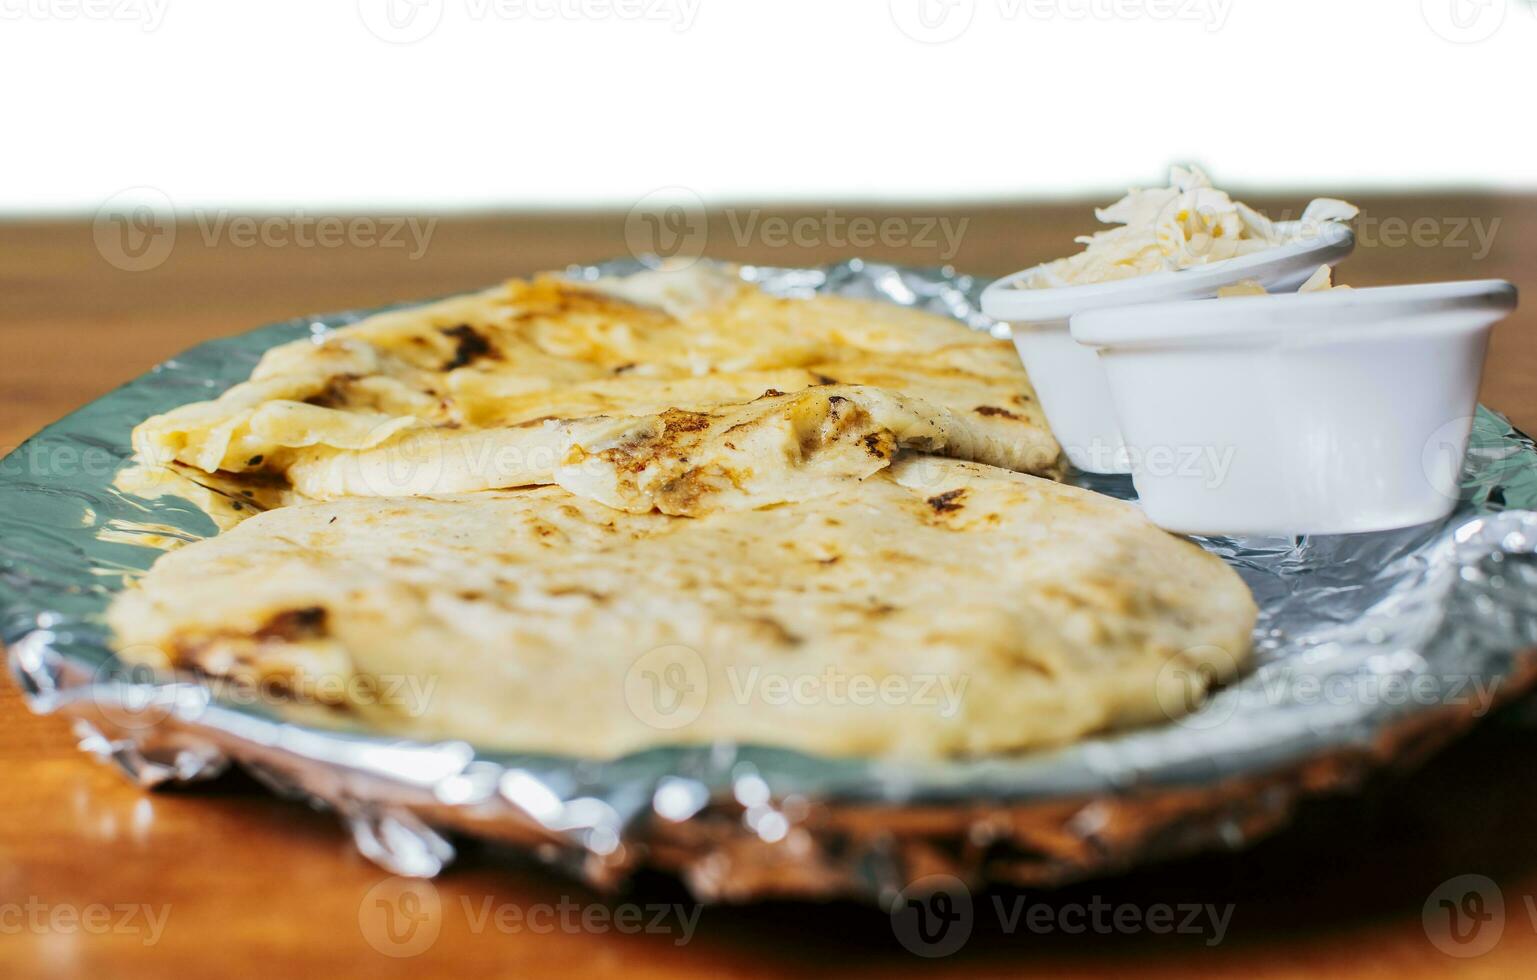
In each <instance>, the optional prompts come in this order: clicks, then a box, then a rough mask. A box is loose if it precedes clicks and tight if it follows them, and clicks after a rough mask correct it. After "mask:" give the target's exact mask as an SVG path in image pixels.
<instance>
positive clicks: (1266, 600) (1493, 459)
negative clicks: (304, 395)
mask: <svg viewBox="0 0 1537 980" xmlns="http://www.w3.org/2000/svg"><path fill="white" fill-rule="evenodd" d="M633 268H634V265H633V264H631V263H612V264H609V265H605V266H601V267H590V268H578V269H573V270H571V273H572V274H573V275H576V276H579V277H585V278H594V277H596V276H598V275H600V274H612V273H618V272H625V271H631V270H632V269H633ZM741 272H742V275H743V276H744V277H745V278H747V279H750V280H753V281H756V282H759V283H761V284H762V285H763V286H764V287H765V288H767V289H769V290H771V291H775V292H780V293H786V294H805V293H811V292H830V293H838V294H842V295H851V296H867V297H880V298H884V299H887V300H890V301H892V302H896V303H900V304H904V305H911V306H919V307H923V308H925V309H929V310H932V311H936V312H941V313H945V314H949V315H951V316H954V317H957V318H959V319H961V320H963V321H964V322H966V323H968V324H970V325H971V326H973V327H975V328H976V329H980V330H989V331H993V332H995V333H998V334H1000V335H1003V332H1004V330H1005V328H1002V327H1000V326H999V325H997V324H994V323H993V322H991V321H989V320H988V319H987V318H985V317H983V316H982V314H981V313H980V310H979V304H978V297H979V295H980V292H981V289H982V288H983V287H984V286H985V285H986V282H984V281H981V280H977V279H973V278H971V277H969V276H964V275H959V274H956V273H955V272H954V271H953V270H948V269H947V270H913V269H903V268H897V267H892V266H887V265H877V264H874V263H864V262H859V261H854V262H849V263H845V264H842V265H837V266H831V267H827V268H819V269H769V268H752V267H749V268H745V269H743V270H741ZM373 312H378V311H361V312H352V313H343V314H336V315H329V316H320V317H306V318H302V319H298V320H293V321H290V322H288V323H282V324H277V325H274V326H270V327H266V328H264V329H261V330H257V331H254V332H252V333H249V334H246V335H243V336H239V337H233V338H230V339H226V340H218V341H214V342H212V343H209V344H204V345H202V346H200V347H197V348H195V349H193V350H191V351H188V352H187V353H185V354H183V355H182V356H180V357H177V358H175V359H174V360H171V361H168V362H167V363H165V364H163V365H161V366H160V367H158V368H156V369H155V370H154V371H152V372H150V373H149V374H147V375H145V376H143V377H141V378H139V379H138V380H136V381H134V382H132V383H130V384H129V385H127V386H125V387H123V388H121V389H119V390H117V391H115V392H113V393H112V394H110V395H108V396H106V397H105V398H102V399H101V400H99V401H97V402H94V403H92V404H90V405H88V406H86V407H85V408H83V409H81V410H80V411H78V412H76V413H74V414H73V415H70V416H68V417H67V418H65V419H63V420H61V421H59V422H58V423H56V424H55V425H53V426H50V427H49V428H48V429H45V430H44V431H43V432H41V433H39V434H38V435H37V436H36V437H35V438H33V439H32V440H31V441H29V442H28V443H27V444H26V445H24V446H23V447H22V448H21V449H19V450H17V451H16V452H15V453H13V454H12V455H10V456H9V457H7V458H6V459H5V460H4V462H3V463H0V639H3V640H4V642H5V644H6V646H7V648H8V656H9V663H10V667H11V671H12V673H13V674H14V675H15V678H16V680H17V682H18V683H19V684H20V685H21V686H22V688H23V689H24V691H25V692H26V696H27V699H28V701H29V703H30V704H31V706H32V707H33V709H34V710H36V711H39V712H55V713H59V714H63V715H67V716H69V717H71V718H73V719H74V720H75V724H76V731H77V732H78V733H79V736H80V744H81V746H82V747H83V748H84V749H86V750H88V751H90V752H92V753H95V754H97V755H99V756H102V757H104V758H107V759H110V760H112V761H113V762H115V763H116V764H118V765H119V766H121V767H122V769H123V770H124V771H125V772H126V773H127V774H128V775H129V776H130V777H132V778H133V779H135V780H137V781H138V782H139V783H141V784H143V785H145V786H154V785H157V784H161V783H165V782H168V781H188V780H196V779H204V778H208V777H210V776H213V775H216V774H218V773H219V772H221V771H223V769H224V768H225V766H226V765H227V764H228V763H229V762H230V761H234V762H236V763H238V764H239V765H241V766H244V767H246V768H248V769H250V770H251V771H253V772H255V773H256V774H258V775H259V776H261V777H262V778H263V779H265V780H266V781H267V782H269V783H270V784H271V785H273V786H274V787H275V788H277V789H279V790H280V791H283V792H288V793H293V794H296V795H300V796H303V797H307V798H309V799H311V800H312V801H315V802H319V803H323V804H325V805H328V806H330V807H332V808H334V809H335V810H336V811H337V812H338V813H340V814H341V816H342V817H343V819H344V820H345V822H346V823H347V825H348V826H349V827H350V829H351V831H352V833H353V835H354V838H355V839H356V841H357V844H358V847H359V848H360V849H361V850H362V852H363V853H364V854H365V855H367V856H368V857H370V858H371V859H373V860H375V861H376V862H378V863H379V864H381V865H382V866H384V867H386V868H388V869H390V870H392V871H394V872H396V873H399V874H406V875H422V876H428V875H433V874H436V873H437V872H439V871H440V870H441V869H442V868H443V867H445V866H446V865H447V863H448V862H449V861H450V860H451V859H452V857H453V854H454V848H453V845H452V844H451V843H450V839H451V838H453V837H454V836H455V835H469V836H473V837H480V838H488V839H495V840H498V841H502V842H506V843H510V844H512V845H514V846H515V847H518V848H522V849H524V850H526V851H527V852H528V853H529V854H531V855H533V856H534V857H536V858H537V859H539V860H541V861H544V862H547V863H550V864H552V865H556V866H559V867H562V868H565V869H568V870H569V871H571V872H572V873H574V874H576V875H579V876H580V877H582V878H583V879H585V880H587V881H588V882H590V883H592V884H595V885H597V886H599V887H606V888H613V887H618V886H620V885H621V884H623V883H624V882H625V881H626V880H627V879H628V878H629V877H630V876H631V875H633V874H634V873H635V872H636V871H638V870H641V869H655V870H661V871H664V872H668V873H673V874H676V875H678V876H680V877H681V878H682V879H683V880H684V881H685V882H686V883H687V884H688V886H689V887H690V888H691V889H692V891H693V892H694V893H695V894H696V895H697V896H699V897H700V898H702V899H707V900H723V901H746V900H753V899H759V898H764V897H769V896H794V897H830V896H856V897H864V898H870V899H876V900H887V899H890V898H892V897H893V896H894V895H895V894H896V893H897V891H898V890H900V889H901V888H903V887H904V886H906V885H907V884H909V883H911V882H913V881H915V880H917V879H919V878H921V877H924V876H926V875H930V874H934V873H939V872H943V873H948V874H952V875H955V876H957V877H959V878H961V879H962V880H963V881H965V882H966V883H967V884H968V885H970V886H973V887H977V886H982V885H985V884H986V883H987V882H989V881H1002V882H1009V883H1013V884H1025V885H1045V884H1053V883H1059V882H1064V881H1068V880H1072V879H1079V878H1085V877H1089V876H1094V875H1100V874H1106V873H1109V872H1112V871H1117V870H1121V869H1124V868H1126V867H1129V866H1132V865H1135V864H1139V863H1143V862H1148V861H1153V860H1157V859H1160V858H1165V857H1170V856H1174V855H1179V854H1185V853H1189V852H1192V851H1195V850H1199V849H1203V848H1210V847H1237V846H1241V845H1244V844H1246V843H1248V842H1251V841H1253V840H1255V839H1256V838H1257V837H1259V836H1261V835H1263V834H1265V833H1267V832H1269V831H1270V830H1272V829H1274V828H1276V827H1278V826H1280V825H1282V824H1283V823H1284V822H1285V821H1286V819H1287V817H1288V814H1289V813H1290V812H1291V810H1292V808H1293V807H1294V805H1295V804H1296V803H1297V802H1298V801H1299V800H1300V799H1302V798H1303V797H1305V796H1307V795H1309V794H1313V793H1320V792H1325V791H1332V790H1339V789H1343V788H1348V787H1350V786H1352V785H1355V784H1356V783H1357V782H1358V781H1359V780H1360V779H1362V778H1363V777H1364V776H1365V775H1367V774H1368V773H1370V772H1371V771H1372V770H1374V769H1376V768H1378V767H1382V766H1387V765H1395V764H1405V763H1410V762H1413V761H1415V760H1417V759H1419V758H1422V757H1423V756H1424V755H1425V754H1426V753H1427V752H1430V751H1433V750H1434V749H1436V748H1438V747H1440V746H1441V745H1443V744H1445V743H1446V742H1447V741H1448V740H1450V739H1451V738H1453V737H1454V736H1456V735H1457V734H1458V733H1459V732H1461V731H1463V730H1464V729H1466V728H1467V727H1468V726H1469V725H1471V724H1473V723H1474V722H1475V721H1476V720H1477V719H1478V718H1479V717H1481V716H1482V715H1484V714H1485V713H1487V712H1488V711H1489V710H1490V709H1491V708H1492V707H1493V706H1494V705H1496V704H1498V703H1503V702H1505V701H1508V700H1510V699H1513V698H1515V697H1517V696H1519V695H1520V694H1522V693H1523V692H1524V691H1526V690H1527V689H1528V688H1529V687H1530V686H1532V684H1533V683H1534V681H1537V654H1534V649H1537V561H1534V556H1533V553H1534V549H1537V513H1534V512H1533V511H1534V510H1537V450H1534V447H1533V443H1532V440H1531V439H1529V438H1528V437H1526V436H1525V435H1523V434H1522V433H1520V432H1518V431H1516V430H1514V429H1512V428H1511V426H1510V425H1509V424H1508V423H1507V422H1506V421H1505V420H1504V419H1502V418H1501V417H1499V416H1498V415H1495V414H1493V413H1491V412H1488V411H1486V410H1482V409H1481V410H1480V411H1479V414H1478V417H1477V420H1476V423H1475V426H1474V435H1473V445H1472V447H1471V449H1470V451H1469V455H1468V458H1467V461H1466V466H1465V468H1464V473H1463V482H1462V487H1461V499H1460V502H1459V505H1458V508H1457V511H1456V513H1455V514H1454V515H1453V516H1452V517H1451V518H1450V519H1449V520H1447V521H1446V522H1445V523H1443V524H1441V525H1438V526H1428V527H1419V528H1413V529H1409V530H1403V531H1395V532H1389V533H1382V534H1364V535H1353V536H1348V537H1311V538H1288V539H1268V538H1267V539H1216V538H1213V539H1202V540H1200V543H1201V544H1202V545H1203V546H1204V547H1206V548H1208V549H1209V550H1211V551H1213V552H1215V553H1216V554H1218V555H1220V556H1221V557H1222V558H1223V559H1224V560H1226V561H1227V562H1228V563H1229V564H1231V565H1232V566H1233V567H1234V568H1235V569H1237V571H1238V572H1239V574H1241V575H1242V576H1243V577H1244V579H1245V580H1246V581H1247V582H1248V584H1249V586H1250V587H1251V588H1252V589H1253V590H1254V594H1255V596H1256V597H1257V599H1258V600H1259V603H1260V606H1261V609H1262V612H1261V616H1260V621H1259V626H1258V632H1257V636H1256V642H1257V666H1256V669H1254V670H1253V671H1252V672H1250V673H1249V674H1248V675H1247V676H1246V677H1244V678H1242V679H1241V680H1240V681H1239V682H1238V683H1235V684H1233V685H1231V686H1229V687H1228V688H1226V689H1225V690H1223V691H1221V692H1219V693H1218V694H1217V695H1216V696H1215V697H1213V698H1211V699H1210V700H1209V701H1208V702H1207V703H1206V704H1205V705H1204V706H1203V707H1202V708H1201V709H1200V710H1198V711H1196V712H1195V713H1194V714H1192V715H1190V716H1188V717H1186V718H1183V719H1181V721H1180V722H1178V723H1170V724H1166V725H1163V726H1161V727H1154V728H1149V729H1144V730H1139V731H1135V732H1130V733H1126V734H1121V735H1116V736H1112V737H1103V738H1095V739H1090V740H1087V741H1083V742H1080V743H1078V744H1075V745H1072V746H1070V747H1067V748H1064V749H1060V750H1054V751H1049V752H1039V753H1033V754H1025V755H1014V756H999V757H990V758H979V759H973V760H965V761H951V762H924V763H919V762H905V761H902V760H890V759H888V760H882V761H865V760H833V759H824V758H815V757H811V756H808V755H803V754H800V753H796V752H791V751H785V750H780V749H774V748H769V747H764V746H751V745H729V744H721V745H715V746H711V747H704V748H697V747H696V748H659V749H654V750H651V751H647V752H643V753H640V754H637V755H633V756H630V757H627V758H624V759H619V760H614V761H599V760H584V759H571V758H556V757H550V756H524V755H516V754H508V753H505V752H502V753H498V752H486V751H481V750H477V749H476V748H475V747H474V746H472V745H468V744H465V743H462V742H448V743H443V744H423V743H414V742H406V741H401V740H398V739H391V738H386V737H379V736H374V735H369V734H367V733H356V732H338V731H333V730H328V729H321V728H315V727H308V726H306V725H303V724H298V723H295V722H294V721H292V720H291V719H285V718H284V717H280V716H278V715H277V714H275V713H273V711H271V710H269V709H265V708H262V707H259V706H253V705H250V704H245V703H234V702H230V701H227V700H223V699H222V698H223V696H222V695H215V694H213V693H212V692H211V691H210V689H208V688H207V687H205V686H203V685H201V684H199V683H197V682H196V681H195V680H194V679H191V678H178V677H165V676H153V675H149V674H144V673H136V672H134V671H131V670H128V669H127V668H124V667H122V666H121V665H119V664H118V663H117V662H116V661H115V660H114V659H113V657H112V655H111V653H110V651H109V649H108V645H107V642H106V641H107V636H106V630H105V628H104V626H103V622H102V614H103V612H104V610H105V608H106V606H107V604H108V602H109V601H110V598H111V596H112V594H113V593H114V592H115V591H116V590H118V589H120V588H121V587H122V583H123V581H124V576H125V575H131V574H133V573H135V572H137V571H141V570H143V569H145V568H147V567H148V566H149V564H150V563H151V562H152V561H153V560H154V558H155V557H156V555H157V554H158V552H157V550H155V549H153V548H149V547H144V546H141V545H139V544H136V543H135V536H136V535H142V534H145V533H148V532H153V533H154V534H159V535H171V536H177V537H182V538H186V539H196V538H200V537H205V536H207V535H210V534H212V533H214V531H215V528H214V525H213V523H212V521H211V520H210V519H209V517H208V516H207V515H205V514H204V513H203V512H201V511H200V510H198V508H197V507H195V506H193V505H192V504H191V503H189V502H186V501H183V500H180V499H178V498H174V497H163V498H159V499H154V500H146V499H140V498H137V497H134V496H130V495H127V494H125V493H122V492H120V491H119V490H117V489H115V488H114V485H113V483H114V478H115V477H116V475H117V473H118V471H119V470H120V469H121V468H122V467H124V466H125V465H127V463H128V455H129V449H128V435H129V431H130V429H131V428H132V426H133V425H134V424H136V423H137V422H138V421H140V420H141V419H143V418H145V417H147V416H149V415H151V414H154V413H157V412H162V411H165V410H167V409H169V408H171V407H174V406H176V405H179V404H182V403H185V402H189V401H194V400H199V399H205V398H210V397H212V396H214V395H216V394H217V393H218V392H220V391H222V390H223V389H225V388H227V387H228V386H230V385H231V384H233V383H235V382H237V381H240V380H243V379H244V378H245V377H246V376H247V375H248V373H249V372H250V370H251V368H252V367H253V366H254V365H255V363H256V360H257V358H258V357H259V356H260V354H261V353H262V352H263V351H264V350H266V349H267V348H269V347H271V346H273V345H275V344H278V343H282V342H285V341H289V340H293V339H295V338H298V337H303V336H306V335H312V334H318V333H323V332H325V331H327V330H331V329H334V328H336V327H339V326H343V325H345V324H348V323H352V322H354V321H356V320H359V319H361V318H362V317H364V316H367V315H369V314H370V313H373ZM1079 479H1080V480H1081V482H1083V483H1084V485H1088V486H1092V487H1093V488H1094V489H1096V490H1099V491H1101V492H1105V493H1110V494H1114V495H1116V496H1121V497H1127V498H1130V497H1132V496H1133V494H1132V489H1131V486H1130V483H1129V481H1128V480H1127V479H1126V478H1124V477H1108V478H1107V477H1080V478H1079Z"/></svg>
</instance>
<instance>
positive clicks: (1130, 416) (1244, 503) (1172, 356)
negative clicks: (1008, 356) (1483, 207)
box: [1071, 280, 1516, 535]
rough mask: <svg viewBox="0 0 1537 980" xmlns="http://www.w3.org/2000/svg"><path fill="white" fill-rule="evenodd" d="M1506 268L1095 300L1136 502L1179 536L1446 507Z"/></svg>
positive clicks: (1424, 515) (1400, 521) (1504, 297)
mask: <svg viewBox="0 0 1537 980" xmlns="http://www.w3.org/2000/svg"><path fill="white" fill-rule="evenodd" d="M1515 306H1516V289H1515V287H1514V286H1512V285H1511V284H1510V283H1508V282H1504V281H1501V280H1484V281H1476V282H1453V283H1435V284H1428V285H1419V286H1390V287H1386V288H1377V289H1351V290H1333V291H1329V292H1317V293H1298V294H1291V295H1281V296H1247V297H1236V298H1231V299H1212V300H1198V301H1194V302H1180V303H1159V304H1153V305H1148V306H1137V307H1123V308H1120V309H1105V310H1095V311H1091V312H1086V313H1081V314H1079V315H1077V316H1074V317H1073V318H1072V328H1071V329H1072V336H1073V338H1074V339H1075V340H1077V341H1078V342H1079V343H1082V344H1086V345H1089V346H1091V347H1093V348H1095V349H1097V350H1098V352H1099V359H1100V361H1101V363H1102V364H1103V365H1104V370H1105V375H1106V378H1107V380H1108V382H1109V387H1110V394H1111V399H1112V401H1113V402H1114V404H1115V410H1116V414H1117V416H1118V418H1119V419H1120V423H1121V429H1122V431H1123V432H1124V433H1125V436H1126V442H1127V446H1128V449H1129V451H1130V454H1131V460H1132V463H1133V471H1132V479H1133V482H1134V483H1135V484H1136V487H1137V493H1138V495H1139V496H1140V497H1141V501H1142V507H1143V509H1144V511H1145V512H1146V513H1147V515H1148V517H1149V518H1150V519H1151V520H1153V521H1154V522H1155V523H1157V524H1158V525H1160V526H1161V527H1164V528H1166V529H1168V530H1171V531H1178V532H1181V533H1190V534H1255V535H1297V534H1348V533H1355V532H1361V531H1380V530H1388V529H1391V528H1399V527H1410V526H1413V525H1417V524H1424V523H1427V522H1430V521H1436V520H1440V519H1442V518H1444V517H1445V516H1446V515H1447V514H1449V513H1451V511H1452V509H1453V508H1454V507H1455V505H1456V502H1457V491H1458V476H1459V474H1460V473H1461V469H1462V462H1463V456H1464V454H1465V453H1466V451H1467V442H1468V434H1469V431H1470V429H1471V426H1472V419H1473V412H1474V410H1475V408H1476V406H1477V397H1478V385H1479V380H1480V377H1481V376H1482V373H1483V362H1484V354H1485V351H1486V349H1487V345H1488V340H1489V331H1490V330H1491V328H1493V326H1494V324H1495V323H1497V322H1498V321H1500V320H1501V319H1503V318H1504V317H1505V316H1506V315H1507V314H1508V313H1509V312H1510V311H1511V310H1513V309H1515Z"/></svg>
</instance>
